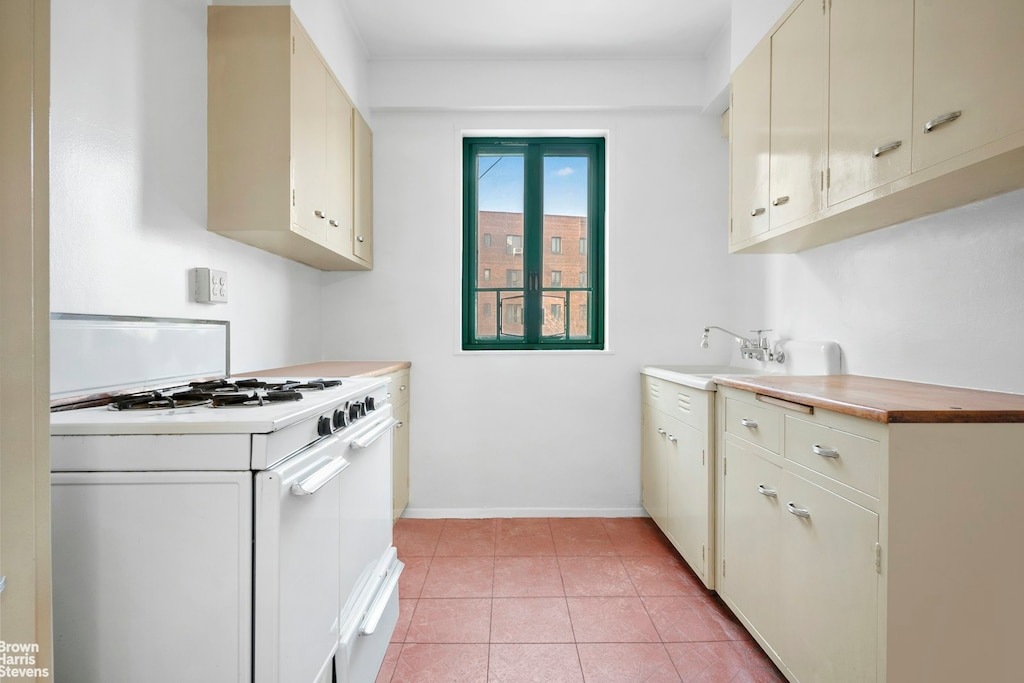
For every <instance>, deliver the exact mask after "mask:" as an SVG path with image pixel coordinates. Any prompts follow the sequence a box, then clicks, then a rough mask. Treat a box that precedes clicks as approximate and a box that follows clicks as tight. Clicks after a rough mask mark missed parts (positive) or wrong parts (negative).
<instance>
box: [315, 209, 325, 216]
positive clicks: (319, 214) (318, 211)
mask: <svg viewBox="0 0 1024 683" xmlns="http://www.w3.org/2000/svg"><path fill="white" fill-rule="evenodd" d="M313 215H314V216H316V217H317V218H326V217H327V214H325V213H324V212H323V211H321V210H320V209H317V210H316V211H314V212H313Z"/></svg>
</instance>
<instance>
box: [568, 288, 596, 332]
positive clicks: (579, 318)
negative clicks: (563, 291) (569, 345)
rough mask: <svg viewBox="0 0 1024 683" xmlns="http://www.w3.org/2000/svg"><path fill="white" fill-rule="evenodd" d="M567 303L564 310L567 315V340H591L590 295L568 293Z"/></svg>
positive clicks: (576, 292)
mask: <svg viewBox="0 0 1024 683" xmlns="http://www.w3.org/2000/svg"><path fill="white" fill-rule="evenodd" d="M570 295H571V296H570V298H569V303H568V304H567V305H566V307H565V310H566V311H567V312H568V314H569V338H570V339H572V340H573V341H586V340H588V339H591V335H592V328H591V326H590V294H589V293H588V292H580V291H575V292H570Z"/></svg>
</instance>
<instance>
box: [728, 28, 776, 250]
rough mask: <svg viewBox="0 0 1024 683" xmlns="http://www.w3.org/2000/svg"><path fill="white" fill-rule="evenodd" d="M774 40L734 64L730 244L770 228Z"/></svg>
mask: <svg viewBox="0 0 1024 683" xmlns="http://www.w3.org/2000/svg"><path fill="white" fill-rule="evenodd" d="M771 64H772V56H771V41H770V40H769V39H768V38H765V39H764V40H762V41H761V42H759V43H758V44H757V46H755V47H754V49H753V51H752V52H751V53H750V55H749V56H748V57H747V58H746V59H745V60H743V62H742V63H741V64H740V65H739V66H738V67H736V72H735V73H734V74H733V76H732V83H733V87H732V92H731V94H730V106H729V112H730V113H729V127H730V131H731V132H730V135H729V168H730V171H731V172H730V175H729V178H730V184H729V201H730V206H731V207H732V218H731V219H730V221H729V243H730V244H736V243H741V242H744V241H746V240H748V239H750V238H751V237H754V236H756V235H760V234H761V233H763V232H766V231H767V230H768V211H769V209H770V206H769V204H770V200H769V198H768V152H769V142H770V140H771V137H770V131H769V126H768V124H769V121H770V118H769V117H770V116H771Z"/></svg>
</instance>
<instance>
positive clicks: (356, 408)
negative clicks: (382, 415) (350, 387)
mask: <svg viewBox="0 0 1024 683" xmlns="http://www.w3.org/2000/svg"><path fill="white" fill-rule="evenodd" d="M362 407H363V404H362V403H359V402H358V401H356V402H353V403H351V404H350V405H349V407H348V421H349V422H355V421H356V420H358V419H359V418H361V417H362V416H363V413H362V410H361V409H362Z"/></svg>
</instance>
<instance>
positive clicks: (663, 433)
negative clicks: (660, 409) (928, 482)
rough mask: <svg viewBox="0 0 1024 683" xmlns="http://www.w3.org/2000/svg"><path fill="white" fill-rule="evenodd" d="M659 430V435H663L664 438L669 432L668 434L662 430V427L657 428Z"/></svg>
mask: <svg viewBox="0 0 1024 683" xmlns="http://www.w3.org/2000/svg"><path fill="white" fill-rule="evenodd" d="M657 430H658V433H659V434H661V435H662V436H665V435H666V434H668V432H666V431H665V430H664V429H662V428H661V427H658V428H657Z"/></svg>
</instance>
